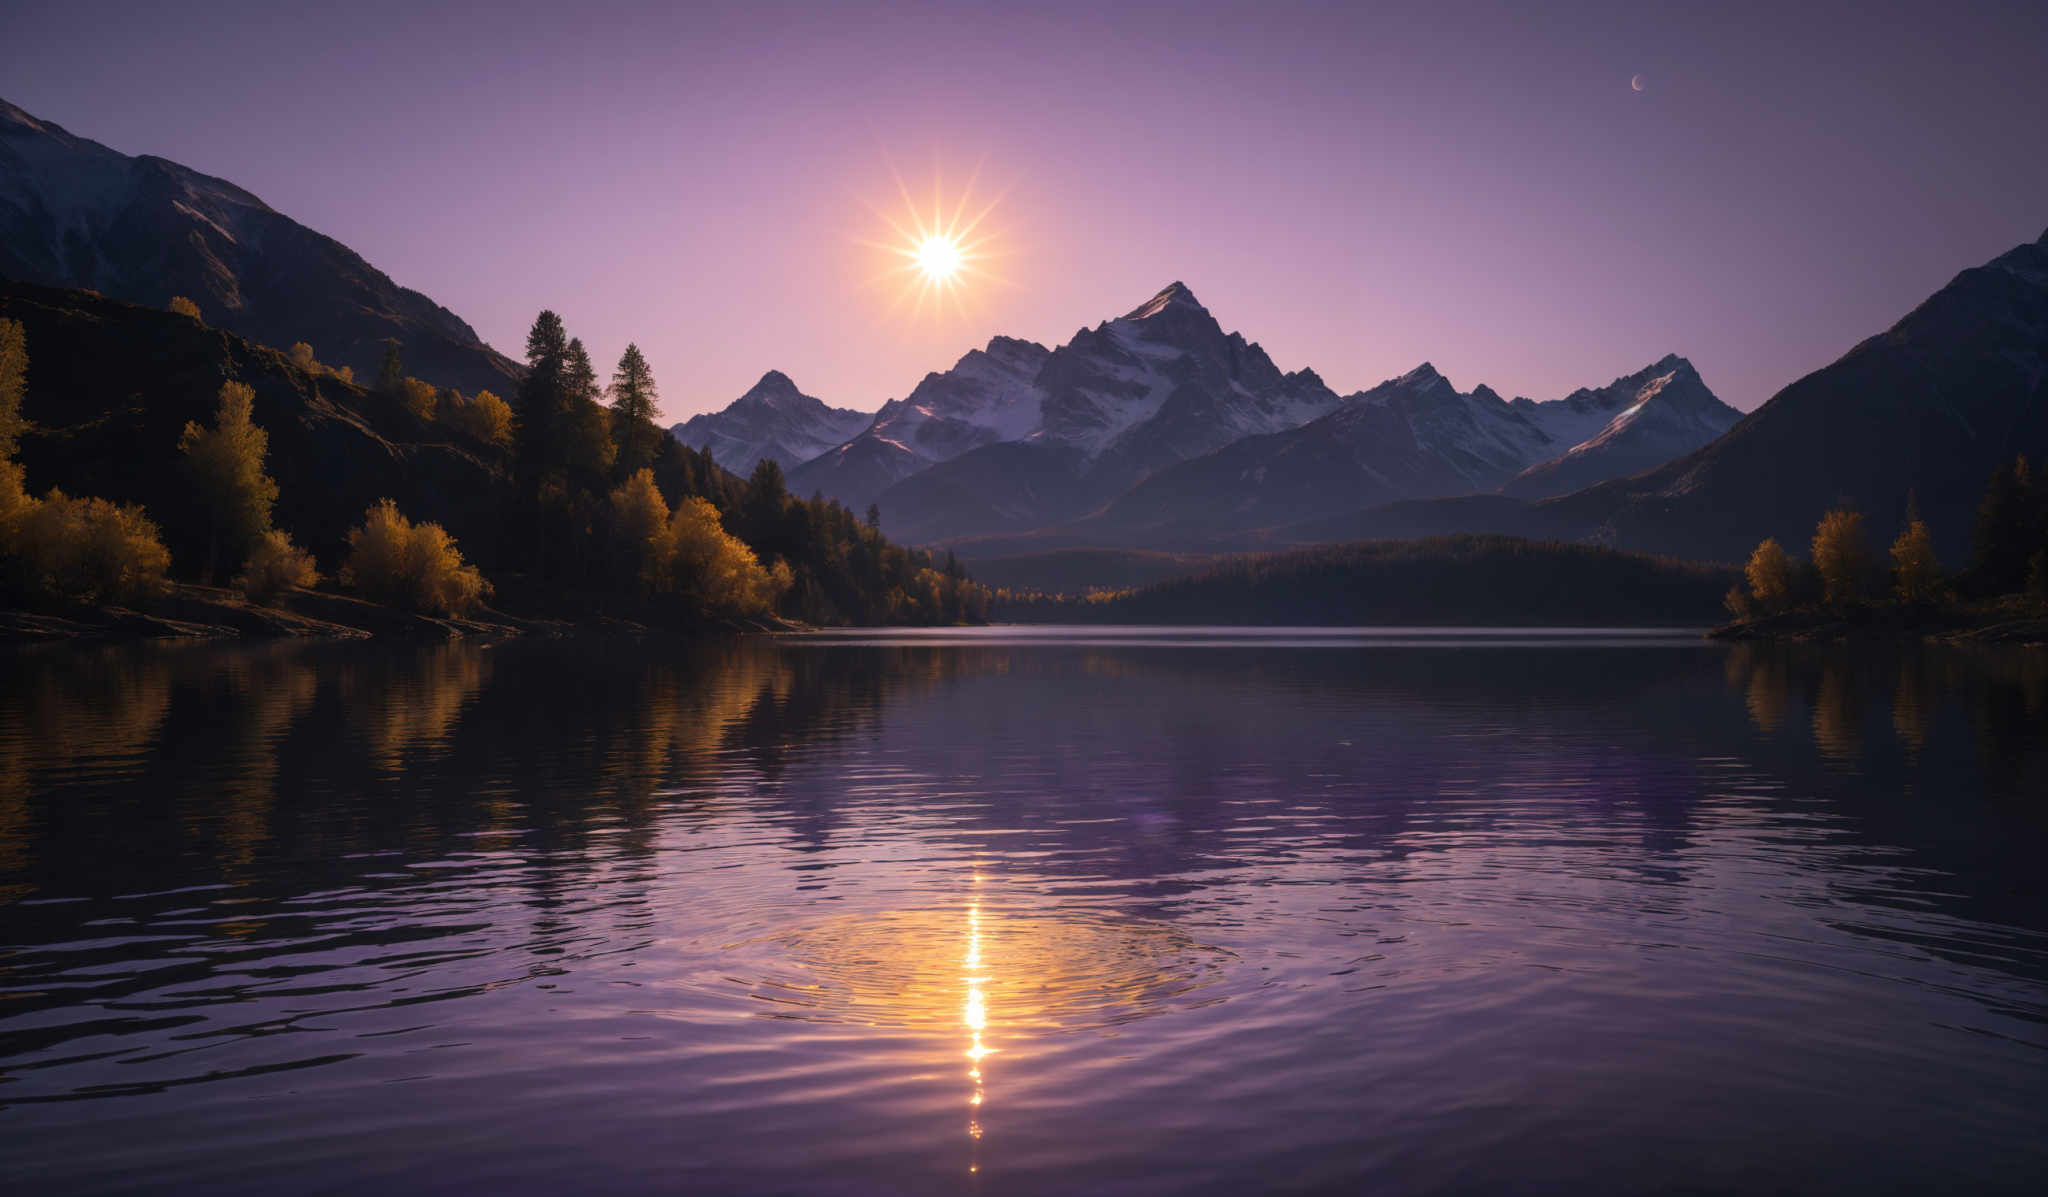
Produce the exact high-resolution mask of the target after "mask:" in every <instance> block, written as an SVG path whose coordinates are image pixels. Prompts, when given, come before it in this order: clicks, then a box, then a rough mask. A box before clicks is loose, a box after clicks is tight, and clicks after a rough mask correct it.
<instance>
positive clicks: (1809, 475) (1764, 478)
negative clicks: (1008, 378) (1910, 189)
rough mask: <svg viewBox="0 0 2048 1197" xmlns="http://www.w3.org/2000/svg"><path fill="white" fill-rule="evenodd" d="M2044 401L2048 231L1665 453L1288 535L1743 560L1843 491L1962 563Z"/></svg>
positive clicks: (2037, 442) (1282, 537) (1840, 500)
mask: <svg viewBox="0 0 2048 1197" xmlns="http://www.w3.org/2000/svg"><path fill="white" fill-rule="evenodd" d="M1660 365H1662V363H1660ZM1652 371H1654V372H1655V373H1658V374H1662V373H1666V372H1668V371H1664V370H1659V369H1658V368H1657V367H1652ZM1629 406H1630V407H1633V406H1634V405H1633V404H1631V405H1629ZM1627 410H1629V409H1628V408H1623V409H1622V412H1617V413H1616V415H1617V416H1618V415H1620V414H1622V413H1623V412H1626V411H1627ZM1650 410H1652V408H1651V407H1645V408H1644V411H1645V412H1646V413H1647V412H1648V411H1650ZM2044 413H2048V233H2043V234H2041V236H2040V237H2039V238H2038V239H2036V240H2034V241H2032V242H2028V243H2026V244H2022V245H2019V246H2016V247H2014V248H2013V249H2011V250H2008V251H2007V252H2005V253H2003V254H2000V255H1999V256H1998V257H1996V258H1993V259H1992V260H1991V261H1989V262H1986V263H1985V264H1984V265H1982V266H1976V267H1972V268H1971V269H1968V270H1965V271H1963V272H1962V273H1960V274H1958V275H1956V277H1955V278H1954V279H1952V280H1950V282H1949V283H1948V285H1947V286H1945V287H1943V288H1941V290H1939V291H1937V292H1935V293H1934V294H1933V295H1931V296H1929V297H1928V298H1927V299H1926V300H1925V301H1924V302H1922V303H1921V304H1920V305H1919V306H1917V307H1915V308H1914V309H1913V310H1912V311H1911V312H1909V313H1907V314H1906V315H1905V316H1903V317H1901V318H1900V319H1899V321H1898V322H1897V323H1896V324H1893V325H1892V326H1891V327H1890V328H1889V329H1886V330H1885V331H1883V332H1880V333H1877V334H1876V335H1874V336H1871V337H1869V338H1867V339H1865V340H1864V341H1862V342H1861V343H1859V344H1858V345H1856V346H1855V347H1854V348H1852V349H1850V350H1849V351H1848V352H1847V353H1845V354H1843V355H1842V356H1841V357H1840V358H1838V359H1837V360H1835V361H1834V362H1833V363H1831V364H1829V365H1827V366H1823V367H1822V368H1820V369H1818V370H1815V371H1814V372H1813V373H1811V374H1808V375H1806V376H1805V377H1803V378H1800V379H1799V380H1797V381H1795V382H1793V383H1792V384H1791V385H1789V386H1787V387H1785V388H1784V389H1783V390H1781V391H1779V392H1778V393H1777V394H1776V395H1774V396H1772V397H1771V399H1770V401H1769V402H1767V403H1765V404H1764V405H1763V406H1762V407H1759V408H1757V409H1756V410H1755V411H1753V412H1750V413H1749V414H1748V415H1746V416H1743V417H1742V419H1741V420H1740V421H1738V422H1737V423H1736V424H1735V426H1734V427H1732V428H1730V429H1729V430H1728V431H1727V432H1725V433H1723V434H1722V435H1721V436H1719V437H1716V438H1715V439H1714V440H1712V441H1710V442H1709V443H1707V444H1706V445H1704V446H1701V447H1700V448H1697V449H1695V450H1693V451H1692V452H1690V453H1687V454H1685V455H1683V456H1681V457H1678V458H1675V459H1673V460H1671V461H1668V462H1666V463H1664V464H1663V465H1661V466H1657V467H1655V468H1652V469H1649V470H1647V471H1641V472H1637V473H1632V474H1629V475H1627V476H1625V477H1619V478H1613V479H1611V480H1609V481H1606V482H1602V483H1600V484H1598V485H1595V486H1589V487H1586V488H1585V489H1582V490H1576V491H1572V492H1571V493H1568V494H1564V495H1559V496H1557V497H1555V498H1548V499H1541V500H1537V501H1534V502H1528V503H1522V502H1517V501H1515V500H1514V499H1511V498H1504V497H1493V498H1491V499H1488V500H1485V501H1482V502H1475V501H1472V500H1466V499H1459V500H1451V501H1434V502H1420V503H1401V504H1396V505H1391V506H1379V507H1371V508H1360V509H1354V510H1352V511H1348V512H1344V513H1342V514H1340V515H1336V516H1333V517H1330V518H1322V519H1317V520H1315V521H1312V522H1310V523H1306V524H1303V525H1301V526H1299V527H1294V528H1286V529H1280V530H1278V532H1277V533H1276V535H1275V539H1276V540H1278V541H1281V542H1289V541H1291V542H1296V543H1305V542H1311V541H1325V540H1355V539H1362V538H1382V537H1408V536H1420V535H1444V534H1447V533H1489V532H1493V533H1507V534H1512V535H1519V536H1541V537H1556V538H1559V539H1572V540H1590V541H1594V542H1597V543H1600V544H1607V545H1613V546H1615V547H1617V548H1623V549H1628V550H1631V551H1635V552H1646V553H1666V554H1671V555H1673V556H1679V557H1692V558H1698V559H1705V560H1717V561H1741V560H1742V559H1743V558H1744V557H1745V556H1747V555H1748V553H1749V552H1750V550H1751V549H1753V548H1755V547H1756V544H1757V542H1758V541H1759V540H1761V539H1763V538H1764V537H1766V536H1770V537H1775V538H1776V539H1777V540H1778V541H1779V542H1780V543H1783V544H1786V545H1795V546H1796V545H1800V544H1803V543H1805V541H1806V538H1807V537H1810V536H1812V535H1813V528H1814V525H1815V523H1817V522H1818V521H1819V520H1820V518H1821V516H1822V515H1823V514H1824V513H1826V512H1827V511H1829V510H1831V509H1833V508H1836V507H1842V506H1847V507H1849V508H1851V509H1853V510H1856V511H1860V512H1862V513H1863V514H1864V516H1865V518H1866V519H1868V520H1869V521H1870V525H1871V534H1872V537H1873V539H1876V538H1880V537H1886V536H1890V535H1891V534H1892V532H1893V531H1894V530H1895V529H1897V528H1899V527H1900V526H1901V525H1902V523H1903V520H1904V517H1905V514H1906V512H1907V511H1908V509H1909V508H1910V507H1913V506H1917V507H1918V509H1919V512H1920V515H1921V518H1923V519H1924V520H1925V521H1926V522H1927V526H1928V529H1929V530H1930V531H1931V532H1932V533H1933V535H1934V545H1935V551H1936V552H1937V553H1939V554H1940V555H1941V557H1942V559H1943V560H1944V561H1946V562H1948V563H1950V564H1951V565H1953V564H1955V563H1958V562H1961V561H1963V560H1965V559H1966V558H1967V556H1968V554H1969V552H1970V545H1971V530H1972V527H1973V525H1974V523H1975V519H1976V513H1977V504H1978V501H1979V499H1980V497H1981V496H1982V495H1983V493H1984V481H1985V479H1986V478H1988V477H1989V476H1990V474H1991V471H1992V469H1993V468H1994V467H1995V466H1997V465H2000V464H2003V463H2008V462H2010V461H2011V460H2012V459H2013V457H2014V456H2015V455H2026V456H2027V457H2029V458H2031V459H2033V460H2040V458H2041V457H2043V456H2048V419H2044ZM1639 418H1640V417H1639ZM1609 423H1610V424H1612V423H1613V420H1612V419H1610V421H1609ZM1593 439H1596V440H1597V439H1598V438H1597V437H1595V438H1593ZM1879 543H1882V541H1881V540H1879Z"/></svg>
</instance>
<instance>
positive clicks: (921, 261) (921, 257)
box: [917, 235, 960, 283]
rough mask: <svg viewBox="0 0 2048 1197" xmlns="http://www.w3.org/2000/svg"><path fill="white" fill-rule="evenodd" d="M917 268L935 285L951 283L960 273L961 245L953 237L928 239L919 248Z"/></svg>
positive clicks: (931, 237)
mask: <svg viewBox="0 0 2048 1197" xmlns="http://www.w3.org/2000/svg"><path fill="white" fill-rule="evenodd" d="M917 268H918V269H919V270H922V271H924V276H925V277H926V278H927V279H930V280H931V281H933V282H935V283H944V282H951V281H952V278H953V276H954V275H956V274H958V273H960V243H959V242H958V241H955V240H953V239H952V238H951V237H941V236H937V235H934V236H930V237H926V238H925V239H924V242H923V243H922V244H920V245H919V246H918V247H917Z"/></svg>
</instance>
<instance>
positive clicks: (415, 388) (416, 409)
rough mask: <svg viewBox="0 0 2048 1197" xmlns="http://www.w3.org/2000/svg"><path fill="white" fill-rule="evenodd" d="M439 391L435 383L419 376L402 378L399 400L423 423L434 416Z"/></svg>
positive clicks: (399, 387)
mask: <svg viewBox="0 0 2048 1197" xmlns="http://www.w3.org/2000/svg"><path fill="white" fill-rule="evenodd" d="M437 399H438V393H437V392H436V391H435V390H434V384H433V383H431V382H426V381H424V380H422V379H418V378H405V379H401V380H400V381H399V383H398V402H399V403H400V404H401V405H402V406H403V407H404V408H405V410H407V411H409V412H411V413H412V415H413V418H414V419H416V420H419V421H421V422H422V423H425V422H428V421H431V420H432V419H433V418H434V406H435V403H436V402H437Z"/></svg>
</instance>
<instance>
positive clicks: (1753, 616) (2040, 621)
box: [1716, 456, 2048, 641]
mask: <svg viewBox="0 0 2048 1197" xmlns="http://www.w3.org/2000/svg"><path fill="white" fill-rule="evenodd" d="M1808 549H1809V552H1808V554H1807V555H1806V556H1805V557H1804V558H1798V557H1794V556H1793V555H1792V554H1791V553H1788V552H1787V551H1786V550H1785V547H1784V546H1783V545H1781V544H1779V543H1778V541H1777V539H1776V538H1774V537H1766V538H1765V539H1764V540H1763V541H1762V542H1761V543H1759V544H1758V545H1757V546H1756V549H1755V551H1754V552H1752V553H1751V554H1750V555H1749V562H1748V564H1747V565H1746V566H1745V567H1744V569H1743V580H1742V581H1741V582H1739V583H1737V584H1736V585H1733V586H1731V587H1729V589H1728V593H1727V595H1726V596H1725V599H1724V601H1725V604H1726V606H1727V609H1728V612H1729V614H1731V615H1733V616H1734V617H1735V621H1734V622H1733V623H1731V624H1728V625H1726V626H1725V627H1722V628H1719V629H1717V630H1716V634H1717V635H1720V636H1723V637H1725V638H1731V639H1752V638H1764V637H1773V636H1792V637H1802V638H1815V637H1838V636H1844V635H1855V634H1859V633H1861V634H1869V633H1883V632H1889V633H1899V634H1909V635H1912V634H1919V635H1925V634H1935V635H1941V634H1953V633H1968V634H1973V635H1976V636H1979V637H1982V638H1987V639H2005V640H2026V641H2042V640H2048V484H2044V482H2043V481H2042V480H2041V479H2040V478H2039V477H2037V471H2036V469H2035V468H2034V466H2033V464H2032V463H2031V462H2029V461H2028V459H2027V458H2026V457H2025V456H2020V457H2016V458H2014V459H2013V460H2012V461H2010V462H2005V463H2001V464H2000V465H1999V466H1998V467H1997V468H1996V469H1994V470H1993V471H1992V473H1991V478H1990V480H1989V481H1988V482H1987V483H1986V485H1985V488H1984V495H1983V498H1982V499H1981V500H1980V501H1979V503H1978V506H1977V520H1976V525H1975V528H1974V530H1973V535H1972V540H1971V549H1970V560H1969V563H1968V565H1967V566H1965V567H1964V568H1962V569H1960V570H1955V571H1949V570H1947V569H1944V568H1943V566H1942V563H1941V561H1940V559H1939V558H1938V557H1937V556H1936V555H1935V551H1934V538H1933V536H1932V535H1931V534H1930V533H1929V532H1928V529H1927V524H1926V522H1925V521H1924V520H1922V519H1921V518H1920V513H1919V509H1918V504H1917V503H1913V502H1909V503H1908V504H1907V510H1906V515H1905V518H1904V519H1903V520H1902V521H1901V524H1900V527H1899V529H1898V533H1897V535H1896V536H1895V537H1894V538H1893V540H1892V542H1891V548H1890V550H1889V551H1888V552H1886V553H1884V554H1882V555H1880V554H1879V553H1878V552H1877V551H1876V550H1875V547H1874V546H1873V544H1872V541H1871V533H1870V529H1869V527H1868V523H1867V521H1866V520H1865V519H1864V516H1863V514H1862V513H1861V512H1859V511H1856V510H1854V509H1852V508H1848V507H1837V508H1835V509H1833V510H1831V511H1829V512H1828V513H1827V514H1825V515H1823V516H1822V517H1821V520H1820V523H1819V525H1818V526H1817V527H1815V528H1814V532H1813V540H1812V542H1811V544H1810V545H1809V546H1808Z"/></svg>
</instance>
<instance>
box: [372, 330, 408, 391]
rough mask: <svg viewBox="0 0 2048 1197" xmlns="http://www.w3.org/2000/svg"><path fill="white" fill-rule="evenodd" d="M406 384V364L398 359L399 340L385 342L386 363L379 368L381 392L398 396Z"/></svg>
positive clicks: (378, 376) (378, 380)
mask: <svg viewBox="0 0 2048 1197" xmlns="http://www.w3.org/2000/svg"><path fill="white" fill-rule="evenodd" d="M404 386H405V365H404V364H403V363H402V362H400V361H399V360H398V342H397V341H395V340H392V341H386V342H384V364H383V365H382V366H380V367H378V370H377V391H378V393H379V394H383V395H391V396H397V395H398V394H399V393H400V391H401V390H402V389H403V388H404Z"/></svg>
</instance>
